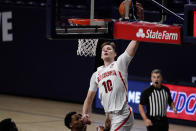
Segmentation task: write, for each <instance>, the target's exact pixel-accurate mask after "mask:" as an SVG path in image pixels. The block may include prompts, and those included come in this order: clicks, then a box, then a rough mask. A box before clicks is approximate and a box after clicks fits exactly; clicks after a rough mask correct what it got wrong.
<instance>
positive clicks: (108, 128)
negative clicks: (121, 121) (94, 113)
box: [104, 117, 111, 131]
mask: <svg viewBox="0 0 196 131" xmlns="http://www.w3.org/2000/svg"><path fill="white" fill-rule="evenodd" d="M110 127H111V121H110V119H109V117H106V120H105V128H104V131H109V130H110Z"/></svg>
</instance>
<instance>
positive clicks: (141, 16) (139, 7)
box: [136, 2, 144, 20]
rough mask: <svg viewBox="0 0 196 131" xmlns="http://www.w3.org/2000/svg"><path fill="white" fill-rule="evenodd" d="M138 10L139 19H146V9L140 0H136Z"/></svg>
mask: <svg viewBox="0 0 196 131" xmlns="http://www.w3.org/2000/svg"><path fill="white" fill-rule="evenodd" d="M136 12H137V17H138V19H139V20H144V9H143V7H142V4H141V3H139V2H136Z"/></svg>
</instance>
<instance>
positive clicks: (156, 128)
mask: <svg viewBox="0 0 196 131" xmlns="http://www.w3.org/2000/svg"><path fill="white" fill-rule="evenodd" d="M150 120H151V121H152V126H148V127H147V131H168V129H169V123H168V119H167V118H166V117H151V118H150Z"/></svg>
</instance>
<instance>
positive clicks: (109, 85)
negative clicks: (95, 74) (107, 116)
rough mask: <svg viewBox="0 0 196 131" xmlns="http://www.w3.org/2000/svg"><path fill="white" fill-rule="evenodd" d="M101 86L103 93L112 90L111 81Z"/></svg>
mask: <svg viewBox="0 0 196 131" xmlns="http://www.w3.org/2000/svg"><path fill="white" fill-rule="evenodd" d="M102 85H103V86H104V88H105V93H108V91H111V90H112V81H111V80H107V81H104V82H103V83H102Z"/></svg>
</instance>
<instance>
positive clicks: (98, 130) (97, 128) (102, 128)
mask: <svg viewBox="0 0 196 131" xmlns="http://www.w3.org/2000/svg"><path fill="white" fill-rule="evenodd" d="M96 130H97V131H104V127H103V126H98V127H96Z"/></svg>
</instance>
